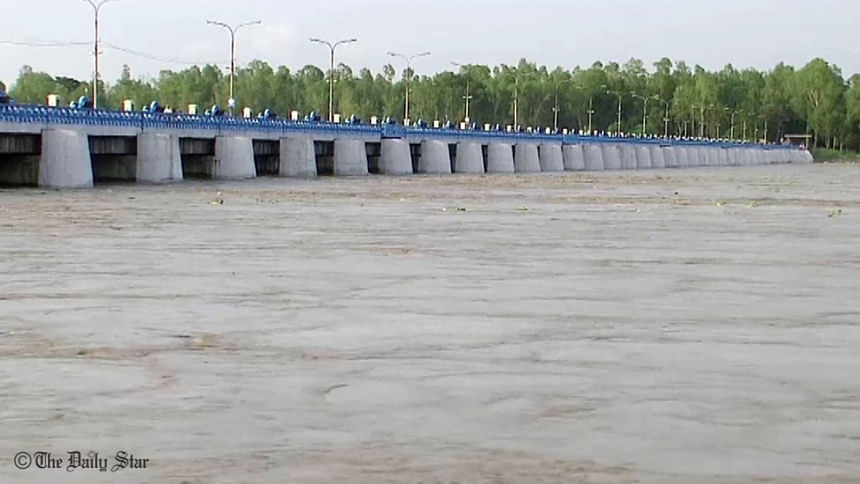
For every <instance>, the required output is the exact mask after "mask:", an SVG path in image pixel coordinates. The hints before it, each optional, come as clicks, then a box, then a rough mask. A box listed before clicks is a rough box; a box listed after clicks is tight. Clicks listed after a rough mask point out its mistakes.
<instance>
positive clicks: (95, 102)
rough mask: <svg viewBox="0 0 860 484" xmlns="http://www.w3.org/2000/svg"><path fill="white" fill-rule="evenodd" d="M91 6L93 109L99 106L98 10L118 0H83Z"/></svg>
mask: <svg viewBox="0 0 860 484" xmlns="http://www.w3.org/2000/svg"><path fill="white" fill-rule="evenodd" d="M84 1H85V2H87V3H88V4H90V6H91V7H93V16H94V18H95V22H94V24H95V41H94V42H93V58H94V59H95V61H94V63H95V69H94V72H93V109H98V107H99V12H100V11H101V9H102V6H103V5H104V4H106V3H112V2H117V1H119V0H101V1H100V2H98V3H96V2H95V0H84Z"/></svg>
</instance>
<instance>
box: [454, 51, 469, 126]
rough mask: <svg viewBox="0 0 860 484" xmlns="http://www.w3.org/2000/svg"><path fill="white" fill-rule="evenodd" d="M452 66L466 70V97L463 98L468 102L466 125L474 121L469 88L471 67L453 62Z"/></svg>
mask: <svg viewBox="0 0 860 484" xmlns="http://www.w3.org/2000/svg"><path fill="white" fill-rule="evenodd" d="M451 65H454V66H457V67H460V68H463V69H465V70H466V95H465V96H463V99H464V100H465V101H466V118H465V119H464V121H465V122H466V123H468V122H469V121H471V120H472V118H471V117H470V116H469V101H471V100H472V97H473V96H472V95H471V94H469V87H470V86H469V84H470V81H471V79H470V76H469V70H468V69H469V66H468V65H466V64H460V63H459V62H451Z"/></svg>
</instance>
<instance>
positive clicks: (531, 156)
mask: <svg viewBox="0 0 860 484" xmlns="http://www.w3.org/2000/svg"><path fill="white" fill-rule="evenodd" d="M514 169H515V170H516V172H517V173H540V155H539V153H538V145H536V144H534V143H517V145H516V147H515V148H514Z"/></svg>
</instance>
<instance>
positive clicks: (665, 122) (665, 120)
mask: <svg viewBox="0 0 860 484" xmlns="http://www.w3.org/2000/svg"><path fill="white" fill-rule="evenodd" d="M663 104H665V105H666V114H665V116H664V117H663V138H668V137H669V105H670V104H672V101H671V100H669V101H663ZM685 126H686V123H685Z"/></svg>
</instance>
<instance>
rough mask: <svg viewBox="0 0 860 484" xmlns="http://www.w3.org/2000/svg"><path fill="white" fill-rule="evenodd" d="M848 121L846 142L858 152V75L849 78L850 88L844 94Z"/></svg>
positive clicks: (859, 140)
mask: <svg viewBox="0 0 860 484" xmlns="http://www.w3.org/2000/svg"><path fill="white" fill-rule="evenodd" d="M845 100H846V107H847V110H848V112H847V118H848V119H847V121H848V140H849V143H850V142H851V141H853V143H852V144H853V146H854V147H855V148H856V149H858V150H860V74H855V75H854V77H852V78H851V87H850V88H849V89H848V91H847V92H846V93H845Z"/></svg>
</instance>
